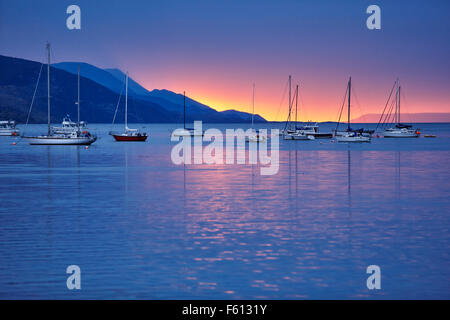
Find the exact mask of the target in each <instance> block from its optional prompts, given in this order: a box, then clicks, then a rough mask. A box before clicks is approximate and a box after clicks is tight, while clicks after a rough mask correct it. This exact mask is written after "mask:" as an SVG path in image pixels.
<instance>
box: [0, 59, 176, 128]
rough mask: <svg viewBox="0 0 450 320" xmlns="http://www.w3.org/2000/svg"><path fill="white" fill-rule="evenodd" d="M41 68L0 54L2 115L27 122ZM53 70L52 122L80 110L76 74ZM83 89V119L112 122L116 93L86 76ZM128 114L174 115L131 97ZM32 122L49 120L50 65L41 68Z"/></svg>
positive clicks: (161, 118) (147, 118)
mask: <svg viewBox="0 0 450 320" xmlns="http://www.w3.org/2000/svg"><path fill="white" fill-rule="evenodd" d="M40 68H41V63H39V62H34V61H28V60H24V59H18V58H11V57H5V56H0V69H1V70H2V72H1V73H0V110H1V111H0V118H2V119H14V120H16V121H17V122H22V123H23V122H25V121H26V117H27V114H28V110H29V107H30V103H31V100H32V96H33V91H34V88H35V86H36V81H37V78H38V75H39V70H40ZM50 69H51V71H50V72H51V75H50V79H51V89H50V90H51V91H50V95H51V105H52V108H51V121H52V122H53V123H58V122H61V120H62V118H63V117H64V116H65V115H66V114H71V115H72V116H75V115H76V113H77V106H76V104H75V102H76V99H77V76H76V75H74V74H72V73H69V72H66V71H63V70H60V69H57V68H54V67H51V68H50ZM80 91H81V104H80V105H81V118H82V119H83V120H85V121H88V122H100V123H108V122H111V121H112V118H113V115H114V111H115V108H116V104H117V101H118V98H119V95H118V94H117V93H115V92H113V91H111V90H109V89H107V88H105V87H104V86H102V85H100V84H98V83H96V82H94V81H92V80H90V79H88V78H85V77H81V78H80ZM122 110H123V109H122ZM117 116H118V117H117V120H116V121H117V122H120V121H123V118H124V117H123V112H119V113H118V115H117ZM128 117H129V121H130V122H168V121H169V120H171V119H173V117H174V115H173V114H172V113H171V112H169V111H167V110H165V109H164V108H162V107H161V106H159V105H157V104H154V103H151V102H148V101H141V100H138V99H132V100H131V101H130V108H129V114H128ZM172 121H173V120H172ZM30 122H37V123H45V122H47V65H44V66H43V69H42V74H41V78H40V81H39V85H38V89H37V93H36V98H35V102H34V105H33V109H32V112H31V116H30Z"/></svg>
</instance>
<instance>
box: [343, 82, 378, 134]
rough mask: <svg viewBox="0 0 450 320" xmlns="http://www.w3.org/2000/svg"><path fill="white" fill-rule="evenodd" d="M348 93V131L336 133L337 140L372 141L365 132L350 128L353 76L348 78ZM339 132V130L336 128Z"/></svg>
mask: <svg viewBox="0 0 450 320" xmlns="http://www.w3.org/2000/svg"><path fill="white" fill-rule="evenodd" d="M347 93H348V113H347V114H348V119H347V131H341V132H340V134H339V135H337V134H336V140H337V141H338V142H370V135H369V136H364V135H363V133H362V132H361V131H360V130H358V131H354V130H352V129H351V128H350V99H351V95H352V94H351V93H352V77H350V79H349V80H348V86H347ZM336 132H337V130H336Z"/></svg>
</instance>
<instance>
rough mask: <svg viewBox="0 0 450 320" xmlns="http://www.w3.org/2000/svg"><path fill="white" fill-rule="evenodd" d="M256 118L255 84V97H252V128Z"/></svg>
mask: <svg viewBox="0 0 450 320" xmlns="http://www.w3.org/2000/svg"><path fill="white" fill-rule="evenodd" d="M254 116H255V83H253V95H252V128H253V118H254Z"/></svg>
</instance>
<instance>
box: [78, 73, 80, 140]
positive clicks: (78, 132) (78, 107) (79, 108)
mask: <svg viewBox="0 0 450 320" xmlns="http://www.w3.org/2000/svg"><path fill="white" fill-rule="evenodd" d="M77 105H78V133H80V65H78V101H77Z"/></svg>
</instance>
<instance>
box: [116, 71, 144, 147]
mask: <svg viewBox="0 0 450 320" xmlns="http://www.w3.org/2000/svg"><path fill="white" fill-rule="evenodd" d="M111 135H112V136H113V137H114V139H116V141H145V140H147V137H148V135H147V134H146V133H145V132H142V133H141V132H139V130H138V129H130V128H128V72H127V77H126V80H125V132H123V133H111Z"/></svg>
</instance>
